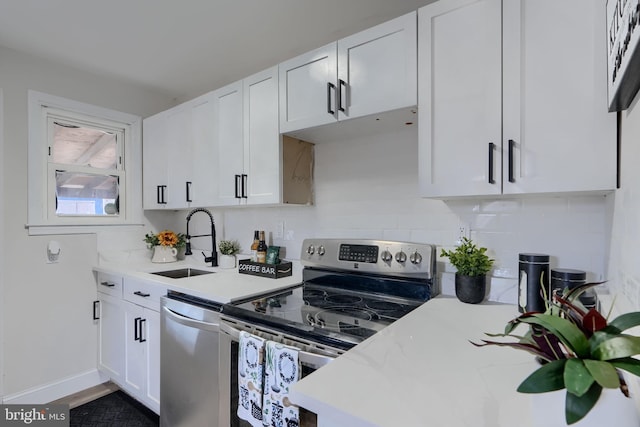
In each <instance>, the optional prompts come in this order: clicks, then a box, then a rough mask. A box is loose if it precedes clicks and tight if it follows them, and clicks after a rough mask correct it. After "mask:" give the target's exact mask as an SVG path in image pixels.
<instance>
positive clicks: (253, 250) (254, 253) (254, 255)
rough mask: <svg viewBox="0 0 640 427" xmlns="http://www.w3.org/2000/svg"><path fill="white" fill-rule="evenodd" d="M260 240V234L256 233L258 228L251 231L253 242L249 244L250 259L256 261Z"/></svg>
mask: <svg viewBox="0 0 640 427" xmlns="http://www.w3.org/2000/svg"><path fill="white" fill-rule="evenodd" d="M259 241H260V236H259V234H258V230H255V231H254V232H253V243H252V244H251V261H253V262H257V261H258V243H259Z"/></svg>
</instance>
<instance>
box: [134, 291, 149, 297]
mask: <svg viewBox="0 0 640 427" xmlns="http://www.w3.org/2000/svg"><path fill="white" fill-rule="evenodd" d="M133 294H134V295H138V296H139V297H142V298H146V297H150V296H151V294H147V293H144V292H141V291H135V292H134V293H133Z"/></svg>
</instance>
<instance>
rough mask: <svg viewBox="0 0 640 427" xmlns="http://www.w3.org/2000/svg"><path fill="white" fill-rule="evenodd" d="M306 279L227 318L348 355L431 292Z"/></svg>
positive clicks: (230, 309)
mask: <svg viewBox="0 0 640 427" xmlns="http://www.w3.org/2000/svg"><path fill="white" fill-rule="evenodd" d="M305 273H306V276H307V277H306V278H305V282H304V283H302V284H300V285H298V286H297V287H294V288H290V289H288V290H286V291H283V292H280V293H276V294H274V295H270V296H266V297H263V298H259V299H256V300H252V301H246V302H242V303H240V304H226V305H224V306H223V308H222V313H223V315H227V316H230V317H234V318H236V319H240V320H243V321H246V322H247V323H251V324H255V325H258V326H259V325H263V326H265V327H269V328H272V329H273V328H276V329H277V328H280V329H281V330H283V332H287V333H289V334H292V333H293V334H297V335H298V336H301V337H304V338H305V339H313V340H315V341H318V342H320V343H326V344H328V345H332V346H337V347H340V348H342V349H345V350H346V349H349V348H351V347H353V346H354V345H356V344H358V343H359V342H361V341H363V340H364V339H366V338H368V337H370V336H372V335H374V334H375V333H376V332H378V331H380V330H382V329H383V328H385V327H386V326H388V325H389V324H391V323H392V322H394V321H395V320H397V319H399V318H401V317H402V316H404V315H406V314H407V313H409V312H411V311H412V310H414V309H415V308H417V307H418V306H420V305H421V304H423V303H424V302H425V301H426V300H428V299H429V297H430V294H429V289H430V287H428V286H427V284H425V283H424V282H421V281H415V282H414V281H408V282H407V280H406V279H402V280H399V281H398V280H395V279H389V278H380V277H375V276H369V275H355V276H354V275H344V274H339V275H336V274H333V273H328V272H318V271H314V272H310V273H309V272H306V271H305ZM347 283H348V286H347ZM392 290H393V292H391V291H392Z"/></svg>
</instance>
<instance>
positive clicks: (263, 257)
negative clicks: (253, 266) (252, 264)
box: [256, 231, 267, 264]
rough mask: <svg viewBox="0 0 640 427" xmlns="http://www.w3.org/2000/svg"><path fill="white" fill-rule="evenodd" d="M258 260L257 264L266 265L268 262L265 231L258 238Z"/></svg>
mask: <svg viewBox="0 0 640 427" xmlns="http://www.w3.org/2000/svg"><path fill="white" fill-rule="evenodd" d="M256 259H257V262H260V263H263V264H264V263H266V262H267V242H266V241H265V239H264V231H260V234H259V238H258V248H257V249H256Z"/></svg>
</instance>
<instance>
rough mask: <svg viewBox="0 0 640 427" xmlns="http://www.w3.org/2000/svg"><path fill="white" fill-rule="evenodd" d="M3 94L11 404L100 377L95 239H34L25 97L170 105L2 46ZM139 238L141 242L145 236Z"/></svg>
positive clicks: (5, 314) (143, 112)
mask: <svg viewBox="0 0 640 427" xmlns="http://www.w3.org/2000/svg"><path fill="white" fill-rule="evenodd" d="M0 88H3V91H4V107H5V108H4V114H3V118H4V133H3V135H4V144H3V147H2V150H3V153H2V168H1V171H2V172H1V173H2V177H1V178H0V180H1V182H2V190H0V196H2V200H0V208H2V207H3V205H4V208H3V209H0V211H1V212H2V216H1V217H0V218H1V227H2V228H3V230H4V236H2V234H0V241H1V242H2V243H1V244H2V253H1V254H0V255H2V260H3V262H4V265H3V268H2V269H1V273H0V274H1V281H0V285H2V288H3V289H1V290H2V301H1V302H2V306H1V308H0V311H1V316H2V322H1V324H3V325H4V328H3V336H4V340H3V342H2V348H1V349H2V357H1V359H4V366H3V369H2V375H3V379H4V384H3V389H2V390H0V392H1V393H0V394H1V395H2V396H3V398H4V399H5V400H9V401H11V399H12V398H13V397H15V396H20V395H24V393H27V395H28V393H29V392H31V391H35V390H39V389H41V388H43V387H44V388H46V387H47V386H49V385H53V384H56V383H60V382H64V381H65V380H66V379H69V378H75V377H78V376H82V375H83V374H85V373H87V372H91V371H93V370H95V367H96V354H97V353H96V350H97V334H96V332H97V329H96V325H95V323H94V322H93V321H92V320H91V315H92V301H93V300H94V299H95V298H96V290H95V281H94V278H93V275H92V272H91V267H92V266H93V265H94V264H95V262H96V260H97V237H96V235H89V234H88V235H75V236H50V237H49V236H38V237H33V236H32V237H29V236H28V233H27V230H26V229H25V223H26V222H27V182H28V179H29V174H28V168H27V135H28V133H27V132H28V131H27V90H29V89H34V90H37V91H41V92H45V93H49V94H52V95H57V96H62V97H66V98H70V99H73V100H77V101H81V102H86V103H91V104H94V105H98V106H101V107H106V108H111V109H114V110H118V111H123V112H126V113H131V114H137V115H140V116H143V117H145V116H148V115H151V114H154V113H156V112H158V111H161V110H164V109H166V108H168V107H170V106H171V105H172V104H173V100H172V99H169V97H167V96H165V95H162V94H156V93H153V92H150V91H146V90H144V89H141V88H139V87H135V86H132V85H128V84H124V83H120V82H118V81H116V80H111V79H109V78H106V77H103V76H97V75H91V74H88V73H84V72H80V71H77V70H75V69H72V68H69V67H66V66H61V65H58V64H56V63H53V62H50V61H45V60H41V59H36V58H34V57H31V56H27V55H23V54H21V53H18V52H15V51H12V50H10V49H6V48H4V47H0ZM135 234H141V235H144V233H142V230H136V232H135ZM140 238H142V237H140ZM50 239H56V240H58V241H59V242H60V244H61V246H62V252H61V256H60V262H59V263H58V264H47V263H46V262H45V260H46V255H45V254H46V247H47V243H48V242H49V240H50ZM58 397H60V396H58ZM33 403H37V402H33Z"/></svg>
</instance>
